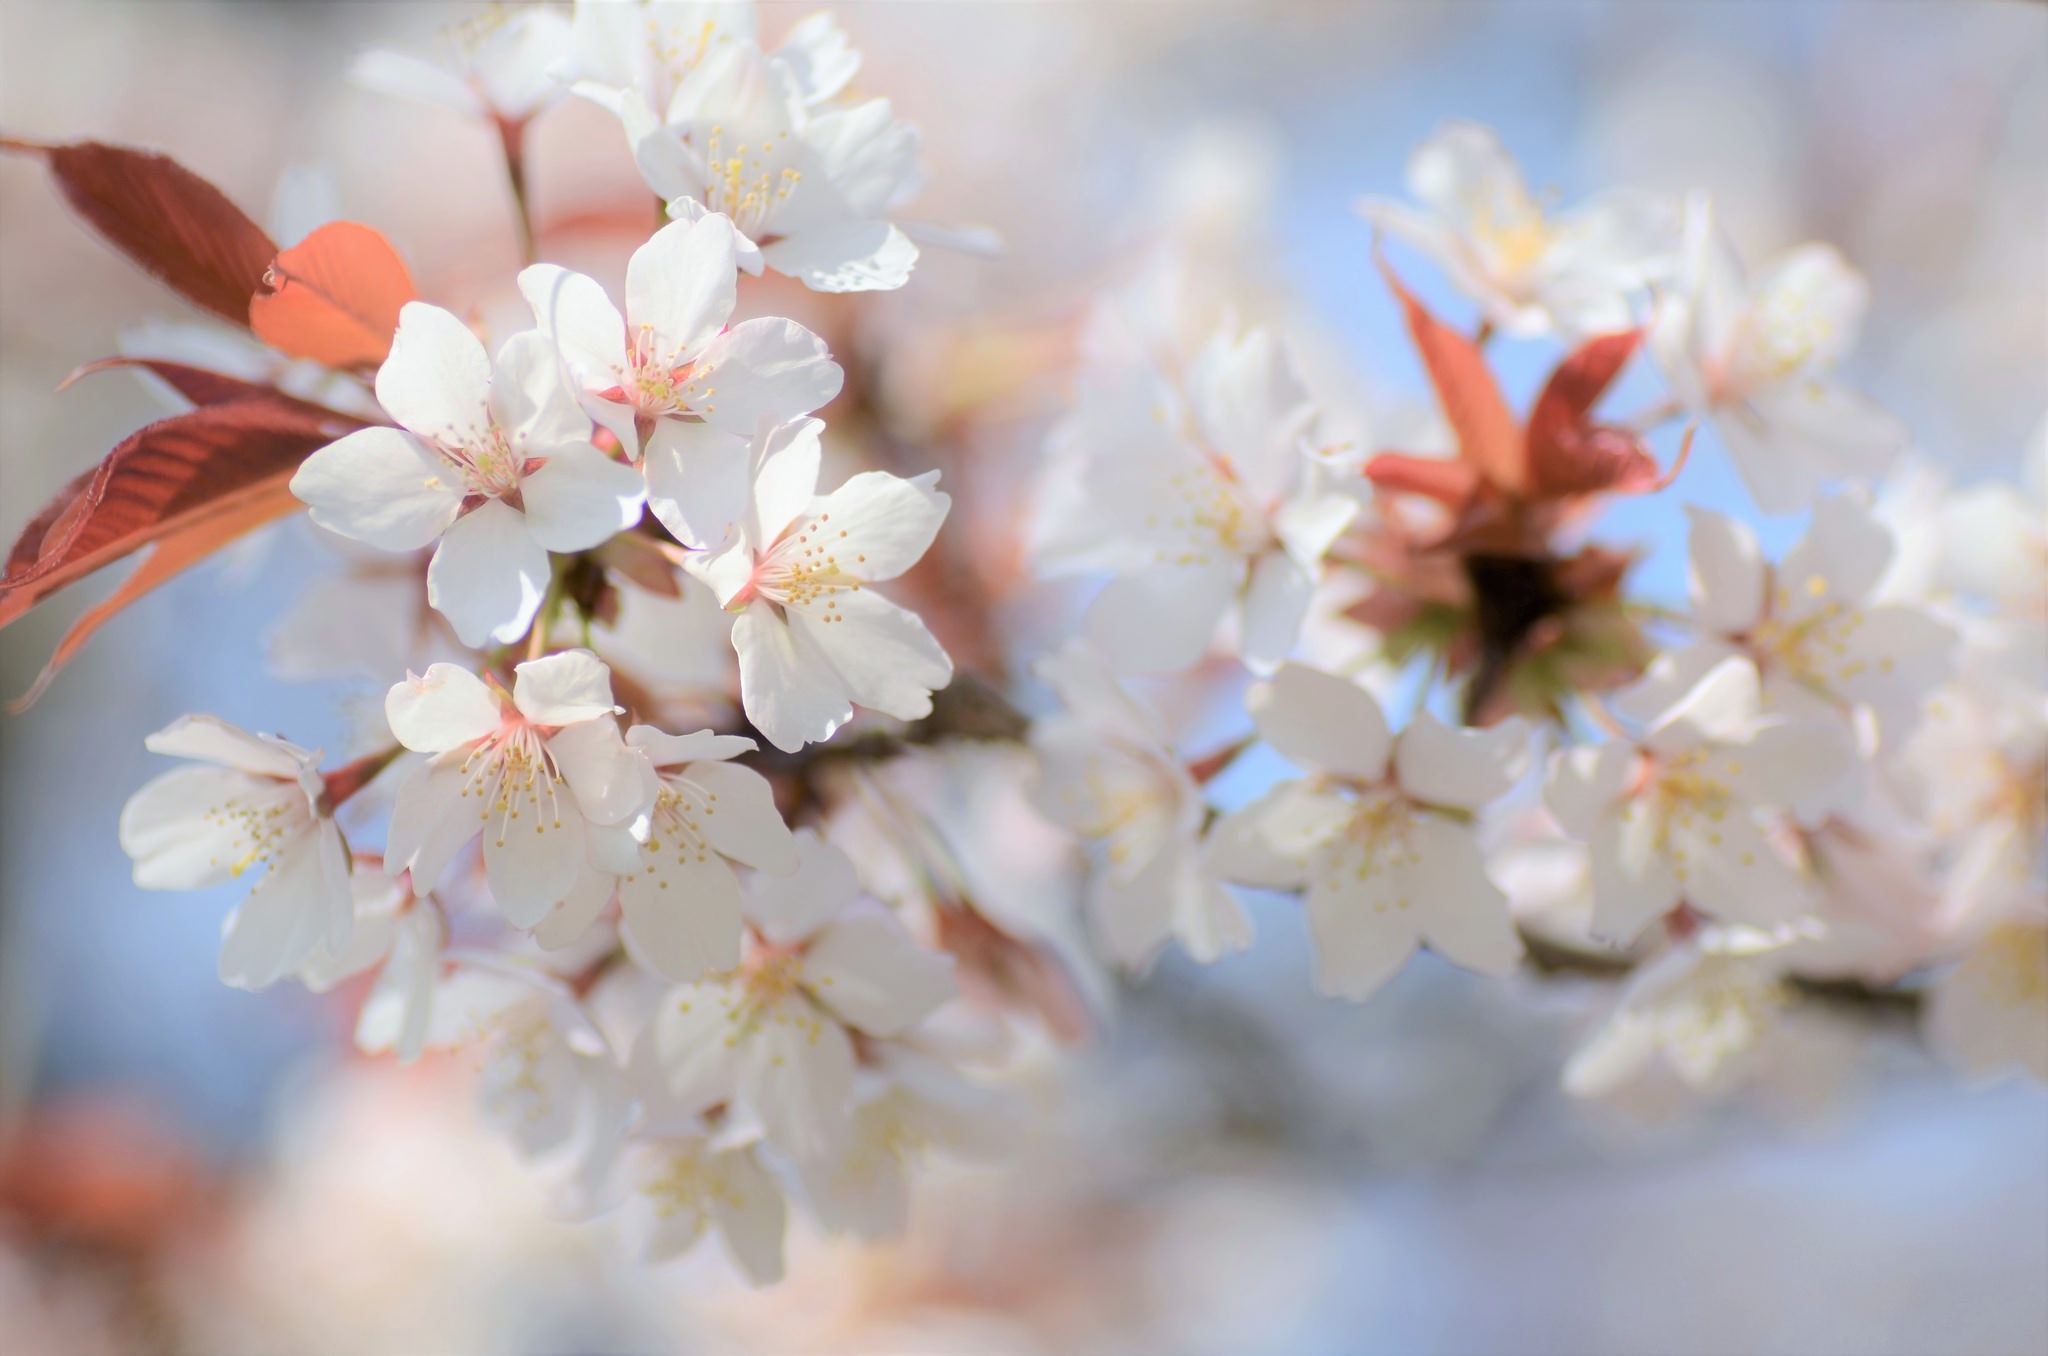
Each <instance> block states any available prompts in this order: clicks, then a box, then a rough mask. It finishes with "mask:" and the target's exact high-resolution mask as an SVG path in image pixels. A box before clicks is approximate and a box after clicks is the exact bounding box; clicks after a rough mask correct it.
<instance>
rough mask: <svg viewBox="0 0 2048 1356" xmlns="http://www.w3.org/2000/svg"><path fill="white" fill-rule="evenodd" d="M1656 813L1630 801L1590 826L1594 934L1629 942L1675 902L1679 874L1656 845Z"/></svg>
mask: <svg viewBox="0 0 2048 1356" xmlns="http://www.w3.org/2000/svg"><path fill="white" fill-rule="evenodd" d="M1660 830H1661V825H1660V823H1659V821H1658V817H1657V816H1656V815H1654V814H1652V813H1650V811H1649V809H1648V808H1647V807H1646V806H1644V805H1643V804H1642V803H1641V802H1640V801H1630V802H1628V803H1626V804H1624V805H1623V806H1622V807H1621V809H1620V810H1619V811H1617V812H1615V813H1612V814H1609V815H1607V816H1605V817H1603V818H1602V819H1601V821H1600V823H1599V824H1598V825H1596V826H1595V828H1594V831H1593V834H1592V841H1591V843H1590V844H1589V856H1590V858H1591V861H1592V864H1593V935H1594V936H1596V937H1599V938H1602V939H1603V940H1606V941H1610V942H1614V943H1617V944H1620V943H1627V942H1631V941H1634V940H1635V938H1636V936H1637V934H1638V933H1640V932H1642V930H1643V929H1644V928H1645V927H1647V926H1649V924H1650V923H1651V922H1652V921H1653V920H1654V919H1657V918H1661V917H1663V916H1664V915H1665V914H1667V913H1669V912H1671V910H1672V909H1674V908H1676V907H1678V903H1679V898H1680V892H1679V885H1678V878H1677V876H1675V875H1674V874H1673V873H1672V869H1671V862H1670V860H1669V859H1668V858H1667V857H1666V856H1665V854H1664V852H1663V850H1662V849H1661V848H1659V846H1658V844H1657V840H1658V837H1659V834H1660Z"/></svg>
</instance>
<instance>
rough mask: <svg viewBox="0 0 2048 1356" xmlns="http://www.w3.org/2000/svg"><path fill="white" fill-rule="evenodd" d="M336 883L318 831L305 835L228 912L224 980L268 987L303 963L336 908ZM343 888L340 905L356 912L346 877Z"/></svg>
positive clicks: (223, 947) (222, 954)
mask: <svg viewBox="0 0 2048 1356" xmlns="http://www.w3.org/2000/svg"><path fill="white" fill-rule="evenodd" d="M332 888H333V882H332V881H331V880H330V879H329V876H328V873H327V870H326V867H325V865H324V863H323V862H322V852H321V846H320V838H319V835H317V834H312V833H307V834H303V835H301V836H300V837H299V838H298V839H297V841H296V842H294V843H292V844H291V845H290V846H289V847H287V848H286V849H285V851H284V853H283V855H282V856H280V857H279V858H278V860H277V862H276V864H275V865H273V866H272V868H271V869H270V870H269V871H268V872H266V873H265V874H264V876H263V877H262V879H260V880H258V881H257V882H256V888H255V889H253V890H251V891H250V892H249V897H248V898H247V899H246V900H244V901H242V904H241V906H240V907H239V908H237V909H236V910H235V911H234V913H232V914H230V915H229V916H228V919H227V922H226V924H225V925H224V927H223V928H222V932H221V949H220V978H221V982H222V983H223V984H228V985H232V986H233V987H235V988H237V989H251V990H255V989H264V988H268V987H269V986H270V985H272V984H274V983H276V982H277V981H278V980H280V979H282V978H284V977H285V976H286V975H288V974H290V973H291V972H292V971H294V970H296V969H298V968H299V967H300V966H301V965H304V964H305V963H306V961H307V960H308V959H310V958H311V957H312V956H313V954H314V953H315V951H317V950H318V949H319V947H320V944H321V940H322V938H323V937H325V936H326V933H327V926H328V918H329V916H330V910H331V909H333V908H334V907H336V902H335V901H333V900H331V899H330V893H331V891H332ZM341 889H342V899H341V901H340V902H339V907H340V908H343V909H350V910H351V917H353V912H352V905H351V903H350V902H349V901H348V897H347V878H346V876H344V877H343V879H342V882H341Z"/></svg>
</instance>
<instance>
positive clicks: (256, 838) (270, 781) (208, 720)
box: [120, 716, 355, 989]
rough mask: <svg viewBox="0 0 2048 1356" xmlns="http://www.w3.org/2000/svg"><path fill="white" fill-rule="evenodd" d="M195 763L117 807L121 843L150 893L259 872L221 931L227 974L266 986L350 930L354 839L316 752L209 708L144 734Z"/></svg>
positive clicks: (329, 949)
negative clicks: (339, 822)
mask: <svg viewBox="0 0 2048 1356" xmlns="http://www.w3.org/2000/svg"><path fill="white" fill-rule="evenodd" d="M143 743H144V745H145V746H146V747H147V748H148V749H149V750H150V752H152V753H161V754H167V755H169V756H170V757H173V758H190V759H192V760H194V761H195V762H198V763H200V764H202V766H199V767H189V768H179V769H177V770H176V771H174V772H166V773H164V774H163V775H162V776H161V777H158V778H156V779H155V780H154V781H151V782H150V783H149V784H148V785H146V786H144V787H143V788H142V789H141V790H140V791H137V792H136V793H135V794H134V795H133V796H131V797H129V798H128V803H127V804H126V805H124V806H123V807H122V808H121V826H120V835H121V850H122V851H124V852H126V853H127V854H128V855H129V856H130V857H132V858H134V859H135V883H136V884H137V885H140V886H142V887H143V888H144V889H146V890H200V889H204V888H206V887H208V886H211V885H219V884H222V883H224V882H226V881H229V880H238V879H240V878H241V877H242V876H244V875H246V874H248V873H250V872H251V871H254V872H256V873H258V874H257V877H256V880H255V883H254V885H253V886H251V888H250V891H249V897H248V898H247V899H246V900H244V901H243V902H242V903H241V905H240V906H239V907H237V908H236V909H235V911H234V912H233V913H232V914H230V915H228V919H227V922H226V923H225V924H224V925H223V927H222V930H221V950H220V977H221V982H222V983H224V984H232V985H233V986H235V987H236V988H238V989H262V988H267V987H269V986H270V985H272V984H274V983H276V982H277V981H278V980H280V979H282V978H284V977H285V976H286V975H288V974H291V973H292V972H293V971H295V970H297V969H299V968H300V967H301V966H303V965H305V964H307V963H308V962H309V961H312V960H314V959H315V958H316V957H318V956H320V955H322V954H325V955H329V956H339V955H342V954H344V953H346V951H347V950H348V947H349V942H350V938H351V937H352V935H353V933H354V930H355V903H354V898H353V896H352V894H351V892H350V888H349V856H348V846H347V844H346V843H344V842H343V840H342V836H341V830H340V829H339V828H338V827H337V826H336V825H335V823H334V818H333V813H334V811H333V805H332V803H331V801H330V798H329V795H328V792H327V785H326V783H325V782H324V781H323V780H322V778H321V776H320V755H319V754H318V753H317V752H308V751H307V750H305V749H302V748H300V747H299V746H298V745H296V744H291V743H287V742H286V741H285V740H282V739H279V738H277V737H275V736H273V735H253V734H249V733H248V732H247V731H244V730H240V729H237V728H236V727H235V726H233V725H230V724H228V723H227V722H226V721H224V720H220V719H217V718H215V717H213V716H180V717H179V718H178V719H177V720H174V721H172V722H171V723H170V724H169V725H167V726H165V727H164V728H163V729H161V730H159V731H157V732H156V733H155V734H153V735H151V736H149V738H148V739H146V740H144V741H143Z"/></svg>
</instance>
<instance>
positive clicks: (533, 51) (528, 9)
mask: <svg viewBox="0 0 2048 1356" xmlns="http://www.w3.org/2000/svg"><path fill="white" fill-rule="evenodd" d="M568 41H569V20H568V18H567V17H566V16H565V15H563V14H561V13H559V12H558V11H556V10H554V9H551V8H549V7H547V6H545V5H524V6H520V7H518V8H516V9H508V8H497V9H493V10H491V11H488V12H487V13H486V14H485V15H483V16H481V17H480V18H478V19H477V20H475V21H472V22H471V23H469V24H466V25H463V26H461V27H460V28H458V29H457V30H456V52H455V58H456V60H455V68H454V69H452V70H451V69H449V68H448V67H445V66H439V65H436V64H434V63H433V62H430V61H422V60H421V59H420V58H418V57H415V56H408V55H406V54H404V53H402V52H387V51H381V50H373V51H368V52H364V53H362V54H361V55H359V56H357V57H356V59H355V62H354V64H353V65H351V66H350V67H349V72H348V74H349V79H351V80H353V81H354V82H355V83H356V84H358V85H361V86H362V87H363V88H365V89H370V90H375V91H376V92H377V93H379V94H388V95H391V96H393V97H395V98H400V99H411V100H414V101H417V102H419V103H425V104H438V105H441V106H442V107H444V108H453V109H456V110H458V111H460V112H464V113H472V114H475V115H476V116H478V117H482V118H488V119H492V120H496V121H502V122H507V123H515V124H516V123H523V122H525V121H527V120H528V119H530V118H532V117H533V116H534V115H535V114H537V113H539V112H541V111H542V110H543V109H544V108H546V107H547V106H548V105H550V104H552V103H554V102H555V101H556V100H557V99H560V98H561V97H562V96H563V95H564V94H565V93H567V91H566V90H565V89H564V88H563V86H562V84H561V83H560V82H559V81H557V80H556V79H554V78H553V77H552V76H551V75H550V74H549V68H550V67H551V66H553V65H554V64H555V63H556V62H558V61H559V60H561V56H562V49H563V47H564V46H565V45H567V43H568Z"/></svg>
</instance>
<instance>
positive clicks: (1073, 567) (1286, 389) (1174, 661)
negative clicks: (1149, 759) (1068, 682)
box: [1036, 330, 1358, 673]
mask: <svg viewBox="0 0 2048 1356" xmlns="http://www.w3.org/2000/svg"><path fill="white" fill-rule="evenodd" d="M1315 418H1316V411H1315V407H1314V406H1313V405H1312V404H1310V402H1309V397H1308V391H1307V390H1306V388H1304V387H1303V386H1302V385H1301V382H1300V381H1299V379H1298V378H1297V377H1296V376H1295V375H1294V372H1293V369H1292V367H1291V366H1290V365H1289V362H1288V359H1287V355H1286V352H1285V350H1284V349H1283V347H1282V346H1281V344H1280V341H1279V340H1278V339H1277V338H1276V337H1275V336H1274V335H1272V334H1271V333H1268V332H1267V331H1264V330H1254V331H1251V332H1250V333H1248V334H1245V335H1242V336H1238V335H1234V334H1232V333H1229V332H1225V333H1220V334H1218V335H1216V336H1215V337H1214V338H1213V339H1212V340H1211V341H1210V342H1209V344H1208V345H1207V346H1205V347H1204V348H1203V350H1202V352H1201V353H1200V354H1199V355H1198V356H1197V357H1196V358H1195V359H1194V361H1193V363H1192V364H1191V365H1190V366H1189V367H1188V369H1187V371H1186V372H1185V373H1174V372H1163V371H1158V370H1154V369H1150V368H1144V369H1139V370H1135V371H1133V372H1131V373H1129V374H1128V376H1127V379H1126V380H1124V381H1122V382H1120V383H1118V384H1116V385H1115V386H1114V387H1113V388H1110V389H1105V390H1102V391H1100V392H1099V393H1097V394H1096V395H1095V396H1094V397H1093V398H1087V397H1084V399H1083V402H1082V405H1081V407H1080V408H1079V409H1077V410H1076V411H1075V413H1074V415H1073V416H1072V417H1071V418H1070V419H1069V420H1068V421H1067V422H1066V423H1065V424H1064V425H1063V426H1062V427H1061V429H1060V430H1059V431H1057V432H1056V433H1055V434H1054V439H1055V442H1056V447H1055V450H1054V453H1053V456H1054V462H1053V466H1052V467H1051V468H1050V470H1049V478H1050V479H1051V480H1052V481H1053V482H1054V483H1055V484H1056V483H1057V482H1058V481H1059V480H1060V479H1063V478H1067V477H1072V476H1078V477H1079V482H1080V483H1079V492H1078V494H1067V495H1065V496H1063V497H1062V498H1060V499H1059V500H1058V505H1057V506H1058V511H1057V512H1056V513H1055V512H1054V511H1053V509H1052V508H1051V507H1050V506H1048V508H1047V509H1045V510H1044V511H1042V512H1041V515H1040V522H1041V525H1042V530H1041V531H1040V533H1039V539H1038V543H1037V551H1036V555H1037V559H1038V563H1039V565H1040V567H1041V568H1042V569H1044V570H1046V571H1048V572H1050V573H1068V572H1077V571H1085V570H1106V571H1110V572H1111V573H1112V574H1113V575H1114V577H1113V578H1112V579H1111V580H1110V582H1109V583H1108V584H1107V585H1106V586H1104V588H1103V590H1102V592H1101V594H1100V595H1099V596H1098V597H1097V598H1096V600H1095V603H1094V606H1093V607H1092V608H1091V609H1090V612H1089V616H1088V633H1089V637H1090V639H1091V640H1092V641H1093V642H1094V644H1095V645H1096V647H1097V648H1098V649H1100V650H1101V651H1102V652H1103V654H1105V655H1106V656H1108V658H1109V660H1110V662H1111V663H1112V664H1113V665H1115V666H1116V668H1118V669H1119V670H1120V671H1123V672H1127V673H1132V672H1135V673H1143V672H1161V671H1167V670H1173V669H1182V668H1186V667H1187V666H1188V665H1190V664H1193V663H1194V662H1195V661H1196V660H1197V659H1199V658H1201V656H1202V654H1203V652H1204V651H1205V650H1206V649H1207V648H1208V646H1209V643H1210V640H1211V638H1212V637H1213V636H1214V635H1215V634H1216V630H1217V627H1218V625H1219V624H1220V623H1221V622H1222V621H1223V619H1224V617H1225V616H1226V615H1227V614H1229V613H1231V612H1233V611H1235V612H1236V613H1237V614H1238V616H1239V617H1240V618H1241V624H1240V628H1239V632H1240V635H1239V644H1240V647H1241V649H1242V652H1243V655H1244V658H1245V662H1246V663H1247V664H1248V665H1249V666H1251V667H1252V668H1253V669H1254V670H1255V671H1258V672H1265V673H1270V672H1272V671H1273V669H1275V668H1276V667H1278V665H1279V664H1280V662H1281V661H1282V660H1283V659H1285V658H1286V657H1287V654H1288V651H1290V650H1291V649H1293V647H1294V643H1295V641H1296V639H1297V638H1298V637H1299V636H1300V634H1301V627H1302V622H1303V621H1304V619H1305V618H1306V617H1307V615H1308V609H1309V603H1310V601H1311V599H1312V597H1313V595H1314V593H1315V587H1316V581H1317V579H1318V578H1319V577H1320V575H1321V562H1322V558H1323V555H1324V553H1325V552H1326V551H1328V550H1329V548H1330V544H1331V543H1332V542H1333V541H1335V540H1336V538H1337V536H1338V534H1339V533H1341V532H1342V531H1343V530H1344V528H1345V526H1346V525H1347V524H1349V523H1350V521H1351V519H1352V518H1353V516H1354V515H1355V514H1356V513H1357V511H1358V500H1357V499H1356V498H1354V497H1353V496H1351V495H1348V494H1345V493H1342V492H1341V491H1340V490H1339V489H1338V488H1337V487H1336V485H1335V484H1334V483H1333V481H1334V479H1335V475H1334V473H1333V472H1332V471H1331V469H1330V468H1328V467H1325V466H1324V465H1323V464H1322V463H1321V462H1320V461H1318V459H1317V458H1316V457H1315V456H1314V455H1313V453H1312V449H1311V446H1310V444H1309V441H1308V434H1309V431H1310V428H1311V426H1312V424H1313V423H1314V420H1315Z"/></svg>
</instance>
